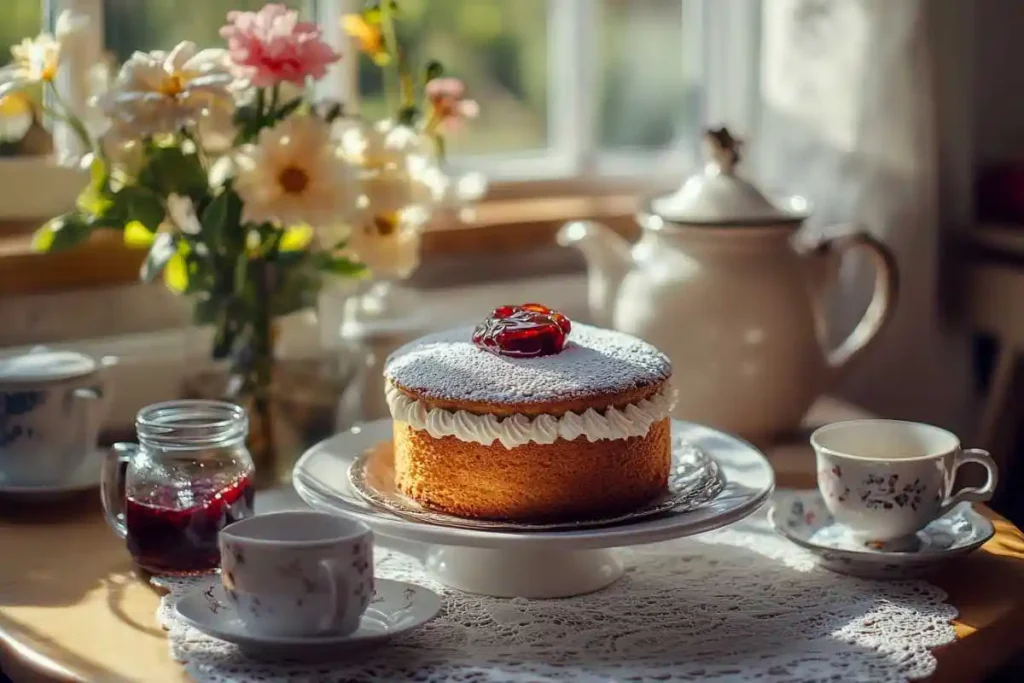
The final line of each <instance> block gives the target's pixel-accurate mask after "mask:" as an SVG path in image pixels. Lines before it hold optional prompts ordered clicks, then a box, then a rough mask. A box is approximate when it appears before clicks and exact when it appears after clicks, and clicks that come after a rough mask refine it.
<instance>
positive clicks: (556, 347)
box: [473, 304, 572, 358]
mask: <svg viewBox="0 0 1024 683" xmlns="http://www.w3.org/2000/svg"><path fill="white" fill-rule="evenodd" d="M571 329H572V323H570V322H569V319H568V318H567V317H565V316H564V315H563V314H561V313H559V312H558V311H553V310H551V309H550V308H548V307H547V306H542V305H541V304H522V305H521V306H499V307H498V308H495V309H494V310H493V311H491V315H490V316H489V317H488V318H487V319H486V320H484V321H483V322H482V323H480V324H479V325H477V327H476V329H475V330H474V331H473V343H474V344H475V345H476V346H478V347H479V348H481V349H483V350H484V351H488V352H490V353H493V354H495V355H498V356H509V357H510V358H536V357H539V356H552V355H554V354H556V353H559V352H560V351H561V350H562V349H563V348H565V340H566V337H568V336H569V331H570V330H571Z"/></svg>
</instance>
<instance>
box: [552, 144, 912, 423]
mask: <svg viewBox="0 0 1024 683" xmlns="http://www.w3.org/2000/svg"><path fill="white" fill-rule="evenodd" d="M705 143H706V146H707V149H708V157H709V161H708V163H707V166H706V167H705V169H704V172H703V173H702V174H700V175H697V176H695V177H693V178H690V179H689V180H688V181H687V182H686V183H685V184H684V185H683V186H682V187H681V188H680V189H679V190H677V191H676V192H674V193H672V194H669V195H666V196H662V197H657V198H654V199H651V200H647V201H645V202H644V204H643V205H642V206H643V208H642V210H641V212H640V215H639V216H638V217H637V220H638V222H639V223H640V225H641V227H642V228H643V231H642V235H641V237H640V240H639V241H638V242H637V243H636V244H634V245H632V246H631V245H629V244H628V243H627V242H626V241H625V240H624V239H622V238H621V237H619V236H618V235H617V234H616V233H614V232H612V231H611V230H610V229H609V228H607V227H606V226H603V225H600V224H598V223H593V222H574V223H569V224H567V225H565V226H564V227H563V228H562V229H561V231H560V232H559V234H558V241H559V243H560V244H562V245H574V246H576V247H578V248H579V249H580V250H581V251H582V252H583V254H584V256H585V257H586V259H587V262H588V266H589V279H590V286H589V298H590V308H591V312H592V314H593V317H594V320H595V322H597V323H598V324H601V325H606V326H609V327H614V328H615V329H619V330H622V331H625V332H629V333H631V334H634V335H636V336H638V337H641V338H643V339H645V340H647V341H649V342H650V343H652V344H654V345H655V346H657V347H659V348H660V349H661V350H662V351H664V352H665V353H666V354H667V355H668V356H669V357H670V358H671V359H672V364H673V376H674V384H675V386H676V387H677V388H678V390H679V402H678V404H677V406H676V409H675V411H674V416H675V417H677V418H680V419H684V420H690V421H693V422H698V423H702V424H707V425H711V426H714V427H717V428H719V429H723V430H725V431H730V432H733V433H736V434H740V435H742V436H744V437H746V438H749V439H752V440H758V441H763V440H770V439H772V438H774V437H776V436H779V435H781V434H783V433H786V432H789V431H791V430H795V429H796V428H797V427H799V424H800V421H801V419H802V418H803V416H804V414H805V413H806V412H807V409H808V408H809V407H810V405H811V403H813V401H814V400H815V398H817V397H818V396H820V395H821V394H822V393H823V392H825V391H827V390H828V389H829V388H830V387H831V386H832V385H833V384H834V383H835V382H836V381H837V379H838V378H839V376H840V375H841V373H842V372H843V371H845V370H846V369H848V368H849V367H850V364H851V362H852V361H854V360H856V359H857V357H858V356H860V354H861V353H862V352H863V351H864V350H865V349H866V348H867V347H868V345H869V344H870V343H871V342H872V340H874V339H875V337H876V335H877V334H878V333H879V332H880V331H881V330H882V328H883V327H884V326H885V324H886V323H887V322H888V320H889V319H890V314H891V313H892V311H893V307H894V305H895V302H896V294H897V272H896V265H895V261H894V258H893V255H892V253H891V252H890V251H889V249H888V248H886V247H885V246H884V245H883V244H882V243H880V242H879V241H878V240H876V239H875V238H873V237H872V236H871V235H870V234H868V233H867V232H866V231H864V230H863V229H859V228H856V227H853V226H847V227H839V228H837V229H830V230H827V231H823V232H822V233H821V234H819V235H817V237H815V238H811V239H808V236H807V235H803V234H801V235H800V238H799V239H797V238H796V235H797V233H798V231H799V229H800V227H801V225H802V224H803V221H804V220H805V219H806V218H807V216H808V203H807V202H806V200H804V199H803V198H801V197H788V198H784V199H782V200H779V201H771V200H769V199H768V198H767V197H766V196H765V195H764V194H762V193H761V192H760V191H759V190H758V189H757V188H756V187H754V186H753V185H752V184H750V183H749V182H747V181H746V180H744V179H743V178H741V177H740V176H738V175H737V174H736V165H737V163H738V161H739V148H740V143H739V142H738V141H737V140H736V139H734V138H733V137H732V136H731V135H730V134H729V132H728V131H727V130H725V129H720V130H715V131H708V132H707V133H705ZM855 249H859V250H862V251H864V252H866V253H868V254H869V255H870V256H871V257H873V260H874V264H875V267H876V275H875V289H874V296H873V298H872V300H871V302H870V304H869V306H868V308H867V311H866V312H865V314H864V317H863V318H862V319H861V321H860V323H859V324H858V325H857V326H856V328H855V329H854V330H853V332H852V333H851V334H850V335H849V336H848V337H847V338H846V340H845V341H843V342H842V343H841V344H840V345H839V346H838V347H837V348H834V349H833V348H829V347H828V330H827V316H826V309H827V306H826V303H827V302H826V295H827V293H828V291H829V289H830V286H831V284H832V283H833V282H834V281H835V279H836V277H837V276H838V272H839V265H840V260H841V258H840V257H841V256H842V255H843V254H844V253H846V252H849V251H853V250H855Z"/></svg>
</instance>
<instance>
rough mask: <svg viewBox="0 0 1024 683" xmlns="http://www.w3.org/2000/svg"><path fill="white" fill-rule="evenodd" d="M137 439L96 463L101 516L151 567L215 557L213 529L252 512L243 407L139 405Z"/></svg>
mask: <svg viewBox="0 0 1024 683" xmlns="http://www.w3.org/2000/svg"><path fill="white" fill-rule="evenodd" d="M135 428H136V431H137V433H138V439H139V443H138V445H136V444H130V443H119V444H115V445H114V447H113V449H112V450H111V451H110V453H109V454H108V455H107V457H106V459H105V460H104V463H103V477H102V486H101V496H102V498H103V509H104V511H105V513H106V517H107V522H108V523H109V524H110V526H111V527H113V529H114V531H115V532H117V534H118V535H119V536H121V537H122V538H124V539H125V540H126V541H127V544H128V551H129V552H130V553H131V555H132V558H133V559H134V560H135V563H136V564H137V565H138V566H139V567H141V568H142V569H144V570H146V571H148V572H150V573H152V574H162V575H184V574H197V573H205V572H209V571H212V570H214V569H216V568H217V567H218V566H219V564H220V551H219V550H218V547H217V534H218V532H219V531H220V530H221V529H222V528H223V527H225V526H226V525H228V524H230V523H232V522H237V521H238V520H240V519H245V518H246V517H251V516H252V514H253V498H254V495H255V488H254V486H253V462H252V457H250V455H249V451H248V450H246V447H245V439H246V436H247V434H248V431H249V423H248V419H247V417H246V414H245V411H244V410H243V409H242V408H241V407H239V406H236V405H234V404H233V403H225V402H220V401H193V400H188V401H169V402H167V403H157V404H155V405H151V406H148V407H146V408H143V409H142V410H140V411H139V413H138V415H137V416H136V419H135Z"/></svg>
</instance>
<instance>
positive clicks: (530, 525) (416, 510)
mask: <svg viewBox="0 0 1024 683" xmlns="http://www.w3.org/2000/svg"><path fill="white" fill-rule="evenodd" d="M348 478H349V484H351V486H352V488H353V489H354V490H355V491H356V493H358V494H359V495H360V496H362V497H363V498H365V499H366V500H367V501H369V502H370V503H371V504H372V505H374V506H375V507H378V508H381V509H382V510H386V511H388V512H393V513H394V514H396V515H398V516H399V517H406V518H408V519H411V520H413V521H420V522H425V523H427V524H439V525H441V526H452V527H459V528H463V529H483V530H491V531H555V530H559V529H586V528H591V527H599V526H610V525H612V524H622V523H624V522H631V521H634V520H638V519H643V518H645V517H653V516H655V515H660V514H664V513H666V512H669V511H671V510H675V511H677V512H686V511H688V510H695V509H697V508H699V507H700V506H702V505H706V504H707V503H708V502H709V501H712V500H714V498H715V496H717V495H718V494H719V493H721V492H722V489H723V488H724V487H725V478H724V477H723V476H722V472H721V469H720V468H719V467H718V463H716V462H715V461H714V459H713V458H710V457H708V456H707V455H706V454H705V453H703V452H701V451H700V450H699V449H698V448H696V447H695V446H694V445H693V444H690V443H687V442H685V441H681V440H679V439H673V441H672V467H671V469H670V471H669V477H668V487H667V490H666V491H665V492H664V493H663V494H662V495H660V496H658V497H657V498H655V499H654V500H652V501H650V502H649V503H647V504H646V505H643V506H642V507H639V508H637V509H635V510H630V511H629V512H624V513H617V514H615V515H610V516H605V517H594V518H590V519H581V520H573V521H568V522H564V521H563V522H513V521H503V520H495V519H473V518H469V517H459V516H457V515H452V514H447V513H444V512H440V511H437V510H431V509H429V508H426V507H424V506H423V505H420V504H419V503H418V502H416V501H415V500H413V499H412V498H409V497H408V496H406V495H405V494H403V493H402V492H401V491H399V490H398V487H397V486H396V485H395V462H394V449H392V448H390V447H385V448H374V449H371V450H369V451H367V452H365V453H363V454H361V455H360V456H359V457H357V458H356V459H355V460H353V461H352V465H351V466H350V467H349V470H348Z"/></svg>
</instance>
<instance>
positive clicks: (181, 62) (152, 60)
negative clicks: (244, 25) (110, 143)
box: [99, 41, 234, 136]
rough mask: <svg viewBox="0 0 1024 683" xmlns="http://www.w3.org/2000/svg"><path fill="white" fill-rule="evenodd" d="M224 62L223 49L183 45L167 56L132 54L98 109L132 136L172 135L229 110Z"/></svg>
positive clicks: (228, 81) (160, 53)
mask: <svg viewBox="0 0 1024 683" xmlns="http://www.w3.org/2000/svg"><path fill="white" fill-rule="evenodd" d="M225 60H226V53H225V52H224V51H223V50H201V51H200V50H199V49H198V48H197V47H196V45H195V43H192V42H188V41H185V42H183V43H179V44H178V45H177V47H175V48H174V50H172V51H171V52H170V53H166V52H163V51H159V50H157V51H154V52H136V53H135V54H133V55H132V56H131V58H130V59H129V60H128V61H127V62H125V63H124V65H123V66H122V67H121V72H120V73H119V74H118V76H117V80H116V81H115V83H114V85H113V87H111V89H110V91H109V92H107V93H105V94H104V95H103V96H102V97H100V98H99V104H100V107H101V108H102V109H103V111H104V113H105V114H107V115H108V116H110V117H111V118H114V119H116V120H118V121H119V122H120V123H121V124H122V126H123V127H124V128H125V129H127V130H129V131H131V133H133V135H134V136H145V135H155V134H159V133H172V132H175V131H177V130H178V129H179V128H181V127H183V126H186V125H188V124H191V123H194V122H196V121H197V120H198V119H199V118H200V117H201V116H202V115H203V114H204V113H206V112H207V111H209V110H210V109H211V108H213V107H215V106H216V107H232V106H233V104H234V98H233V97H232V94H231V89H230V86H231V84H232V81H233V80H234V77H233V76H232V75H231V74H230V72H229V71H228V69H227V64H226V61H225Z"/></svg>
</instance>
